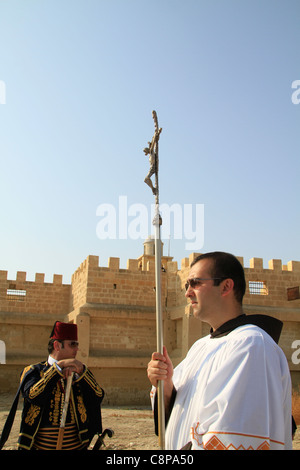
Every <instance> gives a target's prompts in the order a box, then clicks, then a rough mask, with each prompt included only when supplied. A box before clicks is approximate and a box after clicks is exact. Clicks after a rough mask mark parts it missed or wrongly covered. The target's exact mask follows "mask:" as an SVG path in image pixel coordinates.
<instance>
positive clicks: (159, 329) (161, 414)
mask: <svg viewBox="0 0 300 470" xmlns="http://www.w3.org/2000/svg"><path fill="white" fill-rule="evenodd" d="M152 117H153V120H154V127H155V132H154V135H153V138H152V141H151V142H148V144H149V147H147V148H145V149H144V152H145V154H146V155H149V162H150V171H149V173H148V175H147V176H146V178H145V183H146V184H147V185H148V186H149V187H150V188H151V189H152V193H153V194H154V195H155V216H154V219H153V222H152V223H153V225H154V242H155V245H154V246H155V293H156V344H157V346H156V347H157V351H158V352H159V353H161V354H163V321H162V308H161V280H160V276H161V239H160V226H161V225H162V218H161V216H160V213H159V184H158V164H159V161H158V140H159V136H160V133H161V131H162V129H161V128H159V127H158V120H157V115H156V112H155V111H152ZM153 174H155V186H153V184H152V181H151V179H150V178H151V176H152V175H153ZM157 405H158V439H159V446H160V448H161V449H162V450H163V449H164V448H165V405H164V383H163V381H162V380H159V381H158V384H157Z"/></svg>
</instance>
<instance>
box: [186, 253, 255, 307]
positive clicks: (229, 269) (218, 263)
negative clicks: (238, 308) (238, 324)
mask: <svg viewBox="0 0 300 470" xmlns="http://www.w3.org/2000/svg"><path fill="white" fill-rule="evenodd" d="M203 259H211V260H212V261H213V263H212V270H211V273H210V275H211V277H216V278H223V279H228V278H229V279H232V280H233V282H234V288H233V291H234V295H235V298H236V300H237V301H238V303H240V304H242V302H243V297H244V295H245V291H246V281H245V272H244V268H243V266H242V265H241V263H240V262H239V260H238V259H237V258H236V257H235V256H234V255H232V254H230V253H224V252H223V251H213V252H211V253H204V254H202V255H199V256H197V257H196V258H195V259H194V261H193V262H192V263H191V267H192V266H194V265H195V264H196V263H198V261H201V260H203ZM215 285H218V281H215Z"/></svg>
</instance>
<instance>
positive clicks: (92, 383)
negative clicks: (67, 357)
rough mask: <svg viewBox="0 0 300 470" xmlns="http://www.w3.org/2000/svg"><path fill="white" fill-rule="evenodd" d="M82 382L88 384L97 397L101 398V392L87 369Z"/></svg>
mask: <svg viewBox="0 0 300 470" xmlns="http://www.w3.org/2000/svg"><path fill="white" fill-rule="evenodd" d="M84 380H85V381H86V382H87V383H88V384H89V386H90V387H91V388H92V389H93V390H94V392H95V394H96V395H97V396H98V397H102V396H103V390H102V388H101V387H100V386H99V385H98V383H97V382H96V379H95V377H94V376H93V374H92V373H91V372H90V371H89V370H88V369H87V371H86V373H85V374H84Z"/></svg>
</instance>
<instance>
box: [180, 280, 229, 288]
mask: <svg viewBox="0 0 300 470" xmlns="http://www.w3.org/2000/svg"><path fill="white" fill-rule="evenodd" d="M224 279H227V278H226V277H194V278H193V279H188V280H187V282H186V283H185V285H184V287H185V290H186V291H187V290H188V288H189V286H191V288H192V289H195V287H196V286H198V285H199V284H201V282H202V281H220V282H221V281H224ZM216 285H218V284H216Z"/></svg>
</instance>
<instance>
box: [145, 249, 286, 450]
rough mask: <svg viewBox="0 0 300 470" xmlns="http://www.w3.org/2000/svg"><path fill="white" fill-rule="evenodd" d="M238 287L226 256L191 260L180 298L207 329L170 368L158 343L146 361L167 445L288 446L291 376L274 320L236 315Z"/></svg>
mask: <svg viewBox="0 0 300 470" xmlns="http://www.w3.org/2000/svg"><path fill="white" fill-rule="evenodd" d="M245 287H246V283H245V276H244V270H243V267H242V266H241V264H240V263H239V261H238V260H237V259H236V258H235V257H234V256H233V255H230V254H227V253H221V252H214V253H207V254H206V255H201V256H199V257H197V258H196V259H195V260H194V262H193V263H192V265H191V269H190V273H189V278H188V281H187V283H186V297H187V298H188V299H189V300H190V302H191V304H192V308H193V312H194V316H195V317H196V318H199V319H200V320H202V321H205V322H208V323H209V324H210V325H211V334H210V335H208V336H206V337H204V338H201V339H199V340H198V341H196V342H195V343H194V345H193V346H192V347H191V349H190V350H189V352H188V354H187V356H186V357H185V359H184V360H183V361H182V362H181V363H180V364H179V365H178V366H177V367H176V368H175V369H174V370H173V365H172V362H171V360H170V358H169V356H168V353H167V350H166V348H164V354H163V355H161V354H159V353H157V352H155V353H153V354H152V358H151V361H150V362H149V364H148V377H149V380H150V382H151V384H152V386H153V387H152V390H151V398H152V403H153V407H154V403H155V390H156V388H155V387H156V386H157V381H158V380H163V381H164V398H165V409H166V421H167V427H166V439H165V440H166V449H168V450H177V449H182V448H183V447H186V448H190V449H195V450H203V449H206V450H225V449H228V450H235V449H239V450H250V449H253V450H259V449H261V450H269V449H270V450H273V449H274V450H275V449H276V450H277V449H282V450H289V449H292V417H291V379H290V372H289V368H288V364H287V360H286V357H285V355H284V353H283V351H282V350H281V348H279V346H278V345H277V344H276V341H277V340H278V338H279V334H280V332H279V334H278V331H275V330H276V328H277V327H278V321H277V320H276V319H272V318H271V317H265V316H263V315H253V316H252V315H250V316H246V315H244V314H243V310H242V299H243V296H244V293H245ZM264 320H265V322H264ZM264 323H265V324H266V326H265V325H264ZM257 324H258V325H260V326H257ZM274 328H275V330H274ZM280 329H281V326H280ZM265 330H267V331H268V332H266V331H265ZM272 330H273V331H272ZM274 331H275V336H274V334H273V333H274ZM272 336H274V338H275V341H274V339H272Z"/></svg>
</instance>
